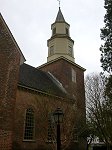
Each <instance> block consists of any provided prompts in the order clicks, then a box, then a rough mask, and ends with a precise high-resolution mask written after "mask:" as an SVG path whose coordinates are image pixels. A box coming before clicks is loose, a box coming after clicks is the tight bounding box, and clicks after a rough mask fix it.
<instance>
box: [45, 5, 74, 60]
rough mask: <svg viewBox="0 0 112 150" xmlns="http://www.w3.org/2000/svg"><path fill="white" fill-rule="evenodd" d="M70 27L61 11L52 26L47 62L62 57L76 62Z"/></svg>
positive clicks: (48, 42)
mask: <svg viewBox="0 0 112 150" xmlns="http://www.w3.org/2000/svg"><path fill="white" fill-rule="evenodd" d="M69 28H70V25H69V24H68V23H67V22H66V21H65V19H64V17H63V14H62V12H61V9H60V7H59V11H58V14H57V17H56V20H55V22H54V23H53V24H52V25H51V30H52V36H51V38H50V39H49V40H48V41H47V46H48V58H47V62H49V61H51V60H54V59H56V58H59V57H61V56H63V57H65V58H67V59H68V60H70V61H72V62H74V53H73V45H74V41H73V40H72V39H71V38H70V31H69Z"/></svg>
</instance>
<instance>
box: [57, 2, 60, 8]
mask: <svg viewBox="0 0 112 150" xmlns="http://www.w3.org/2000/svg"><path fill="white" fill-rule="evenodd" d="M57 1H58V2H59V8H60V0H57Z"/></svg>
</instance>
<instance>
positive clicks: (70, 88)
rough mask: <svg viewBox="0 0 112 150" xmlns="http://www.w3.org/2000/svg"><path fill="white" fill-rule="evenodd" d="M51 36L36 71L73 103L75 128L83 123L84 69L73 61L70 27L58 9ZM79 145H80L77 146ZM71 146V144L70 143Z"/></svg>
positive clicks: (83, 142)
mask: <svg viewBox="0 0 112 150" xmlns="http://www.w3.org/2000/svg"><path fill="white" fill-rule="evenodd" d="M51 29H52V36H51V38H50V39H49V40H48V41H47V46H48V57H47V63H45V64H43V65H41V66H39V67H38V69H40V70H43V71H45V72H48V73H50V75H52V76H54V77H55V79H57V80H58V81H59V82H60V84H62V86H63V87H64V89H65V90H66V91H67V93H68V94H69V96H70V98H71V99H73V101H74V104H75V105H74V106H73V108H74V109H75V110H76V112H77V115H76V116H77V117H76V116H75V117H74V118H75V122H76V128H78V126H80V124H82V123H81V121H82V122H85V118H86V110H85V89H84V71H85V69H84V68H83V67H81V66H80V65H78V64H76V62H75V61H74V52H73V45H74V41H73V40H72V39H71V37H70V31H69V30H70V25H69V24H68V23H67V22H66V21H65V19H64V16H63V14H62V12H61V9H60V7H59V10H58V13H57V17H56V20H55V22H54V23H53V24H52V25H51ZM85 142H86V141H85V140H82V139H80V138H79V139H78V142H77V144H78V147H79V148H76V145H75V146H74V145H73V147H75V148H76V149H78V150H82V149H83V150H85V145H86V144H85ZM79 143H80V144H79ZM71 146H72V143H71ZM74 150H75V149H74Z"/></svg>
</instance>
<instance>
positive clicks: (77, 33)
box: [0, 0, 105, 74]
mask: <svg viewBox="0 0 112 150" xmlns="http://www.w3.org/2000/svg"><path fill="white" fill-rule="evenodd" d="M103 6H104V0H61V10H62V13H63V15H64V18H65V20H66V22H67V23H69V24H70V36H71V38H72V39H73V40H74V41H75V43H74V57H75V62H76V63H77V64H79V65H81V66H82V67H84V68H86V69H87V71H86V74H87V73H91V72H99V71H102V70H101V68H100V65H101V64H100V52H99V47H100V45H101V43H102V41H101V39H100V28H102V27H103V26H104V23H103V19H104V15H105V9H104V7H103ZM58 7H59V5H58V1H57V0H0V12H1V13H2V16H3V17H4V19H5V21H6V23H7V25H8V27H9V28H10V30H11V32H12V34H13V36H14V38H15V40H16V41H17V43H18V45H19V47H20V49H21V51H22V52H23V54H24V56H25V58H26V60H27V61H26V63H27V64H30V65H32V66H34V67H37V66H39V65H41V64H43V63H46V62H47V55H48V48H47V40H48V39H49V38H50V37H51V24H52V23H54V21H55V19H56V16H57V12H58Z"/></svg>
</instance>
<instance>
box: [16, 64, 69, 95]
mask: <svg viewBox="0 0 112 150" xmlns="http://www.w3.org/2000/svg"><path fill="white" fill-rule="evenodd" d="M18 84H19V85H22V86H25V87H27V88H31V89H34V90H39V91H42V92H45V93H47V94H51V95H56V96H59V97H67V92H66V90H65V89H64V88H63V86H62V84H61V83H60V82H59V81H57V79H55V77H53V75H51V73H46V72H44V71H42V70H39V69H37V68H34V67H32V66H29V65H27V64H25V63H24V64H22V65H21V66H20V72H19V81H18Z"/></svg>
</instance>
